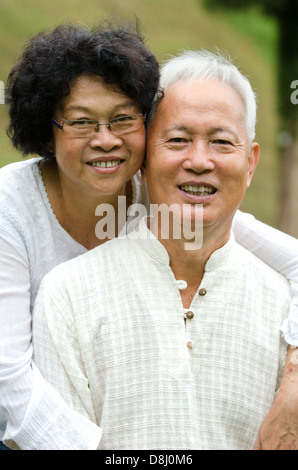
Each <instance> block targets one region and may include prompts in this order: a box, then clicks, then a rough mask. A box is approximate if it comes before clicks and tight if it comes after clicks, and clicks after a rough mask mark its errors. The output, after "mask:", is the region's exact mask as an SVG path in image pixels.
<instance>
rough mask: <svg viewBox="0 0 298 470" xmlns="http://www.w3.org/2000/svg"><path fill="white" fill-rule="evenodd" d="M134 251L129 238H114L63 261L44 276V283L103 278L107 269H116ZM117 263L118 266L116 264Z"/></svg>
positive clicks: (71, 282) (70, 282)
mask: <svg viewBox="0 0 298 470" xmlns="http://www.w3.org/2000/svg"><path fill="white" fill-rule="evenodd" d="M135 250H136V246H135V244H134V243H133V240H130V239H129V238H121V239H118V238H115V239H113V240H109V241H107V242H105V243H103V244H102V245H100V246H98V247H96V248H93V249H92V250H89V251H87V252H86V253H83V254H81V255H79V256H77V257H75V258H72V259H70V260H68V261H64V262H63V263H61V264H58V265H57V266H55V267H54V268H53V269H52V270H51V271H50V272H49V273H48V274H46V276H45V277H44V282H46V283H48V284H50V283H55V284H56V283H57V279H59V281H62V282H65V283H67V284H74V283H76V282H81V281H82V280H83V281H84V280H86V282H88V281H89V280H90V279H91V278H96V277H99V276H101V275H102V276H104V273H105V272H106V271H107V269H109V270H111V269H112V268H114V270H115V272H116V271H117V268H118V267H119V266H120V265H122V266H123V263H124V262H125V259H126V258H127V257H129V256H131V255H132V254H133V253H134V252H135ZM116 263H118V265H117V264H116Z"/></svg>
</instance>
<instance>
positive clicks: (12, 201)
mask: <svg viewBox="0 0 298 470" xmlns="http://www.w3.org/2000/svg"><path fill="white" fill-rule="evenodd" d="M39 160H40V159H30V160H26V161H23V162H18V163H14V164H11V165H8V166H6V167H4V168H1V169H0V324H1V328H0V440H1V438H2V436H3V434H4V430H5V427H6V422H7V418H8V432H9V435H10V436H11V437H12V438H13V439H14V441H15V442H16V443H17V444H18V446H19V447H20V448H22V449H45V450H46V449H89V448H96V447H97V444H98V441H99V439H100V435H101V431H100V429H99V428H98V427H97V426H95V425H94V424H92V423H90V422H89V421H84V419H83V418H82V417H81V416H79V415H76V414H75V413H73V412H72V410H70V409H69V408H68V407H67V405H66V404H65V402H64V401H63V400H62V399H61V397H60V396H59V395H58V394H57V393H56V392H55V390H54V389H53V388H52V387H51V386H50V385H49V384H48V383H47V382H46V381H45V380H44V378H43V377H42V375H41V374H40V373H39V371H38V369H37V368H36V366H35V364H34V363H33V362H32V346H31V320H32V307H33V304H34V300H35V296H36V293H37V291H38V288H39V284H40V281H41V279H42V278H43V276H44V275H45V274H46V273H47V272H49V271H50V270H51V269H52V268H53V267H55V266H56V265H58V264H60V263H62V262H64V261H67V260H69V259H71V258H74V257H76V256H78V255H80V254H82V253H85V252H86V249H85V248H84V247H83V246H82V245H80V244H78V243H77V242H76V241H75V240H73V239H72V238H71V237H70V236H69V234H68V233H67V232H66V231H65V230H64V229H63V228H62V227H61V226H60V225H59V223H58V221H57V219H56V217H55V215H54V213H53V211H52V209H51V206H50V204H49V200H48V198H47V194H46V190H45V187H44V184H43V181H42V177H41V174H40V171H39V168H38V163H39ZM133 189H134V198H133V202H134V203H142V204H144V205H146V206H148V195H147V191H146V187H145V185H144V184H143V183H142V181H141V178H140V175H139V174H138V175H137V176H136V177H135V178H134V180H133ZM234 231H235V235H236V240H237V241H238V240H239V241H240V243H241V244H243V246H246V247H247V248H248V249H250V250H251V251H254V250H255V251H256V254H257V255H258V256H259V257H260V258H262V259H263V260H264V261H265V262H267V263H269V264H271V265H272V266H273V267H274V268H275V269H277V270H280V271H281V272H283V274H284V275H285V276H287V277H288V278H289V279H290V280H291V285H292V291H293V294H294V296H293V301H292V304H291V310H290V316H289V320H288V321H286V322H285V324H284V332H285V338H286V340H287V341H288V342H289V343H291V344H296V345H297V346H298V241H297V240H296V239H294V238H292V237H289V236H288V235H286V234H283V233H281V232H278V231H277V230H274V229H272V228H271V227H268V226H267V225H264V224H262V223H261V222H259V221H257V220H256V219H254V218H253V217H252V216H250V215H249V214H243V213H241V212H240V211H238V213H237V214H236V217H235V223H234ZM37 422H38V423H40V425H39V426H38V427H37V426H36V423H37Z"/></svg>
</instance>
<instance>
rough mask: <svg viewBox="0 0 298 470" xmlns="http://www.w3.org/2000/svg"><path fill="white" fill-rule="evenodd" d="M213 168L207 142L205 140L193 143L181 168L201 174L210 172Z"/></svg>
mask: <svg viewBox="0 0 298 470" xmlns="http://www.w3.org/2000/svg"><path fill="white" fill-rule="evenodd" d="M214 167H215V164H214V160H213V158H212V151H211V149H210V147H209V144H208V142H207V141H205V140H197V141H194V142H193V144H192V145H191V147H190V148H189V151H188V152H187V155H186V158H185V160H184V162H183V168H184V169H185V170H192V171H195V172H196V173H203V172H204V171H212V170H213V169H214Z"/></svg>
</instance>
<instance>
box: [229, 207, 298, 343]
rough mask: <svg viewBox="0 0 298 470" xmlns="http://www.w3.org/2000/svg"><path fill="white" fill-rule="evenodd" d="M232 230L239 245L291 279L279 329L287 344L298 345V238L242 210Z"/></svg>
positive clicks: (236, 217) (237, 214)
mask: <svg viewBox="0 0 298 470" xmlns="http://www.w3.org/2000/svg"><path fill="white" fill-rule="evenodd" d="M233 232H234V235H235V239H236V241H237V242H238V243H239V244H241V245H242V246H243V247H244V248H246V249H248V250H249V251H251V252H252V253H254V254H255V255H256V256H257V257H258V258H260V259H261V260H262V261H264V262H265V263H266V264H268V265H269V266H271V267H272V268H273V269H275V270H276V271H278V272H280V273H281V274H283V275H284V276H285V277H286V278H287V279H288V281H289V282H290V285H291V291H292V295H293V298H292V302H291V306H290V311H289V316H288V318H287V319H286V320H285V321H284V322H283V325H282V326H281V331H282V332H283V335H284V338H285V340H286V342H287V343H288V344H290V345H292V346H298V240H297V239H296V238H294V237H291V236H290V235H287V234H286V233H283V232H281V231H279V230H276V229H274V228H272V227H270V226H268V225H266V224H264V223H262V222H260V221H258V220H256V219H255V218H254V217H253V216H252V215H251V214H246V213H243V212H241V211H237V213H236V215H235V218H234V222H233Z"/></svg>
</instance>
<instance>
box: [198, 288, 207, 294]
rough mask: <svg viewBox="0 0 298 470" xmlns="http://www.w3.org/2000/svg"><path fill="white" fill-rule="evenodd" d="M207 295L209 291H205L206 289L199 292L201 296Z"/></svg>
mask: <svg viewBox="0 0 298 470" xmlns="http://www.w3.org/2000/svg"><path fill="white" fill-rule="evenodd" d="M206 294H207V289H205V288H204V287H203V288H202V289H200V290H199V295H201V296H204V295H206Z"/></svg>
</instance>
